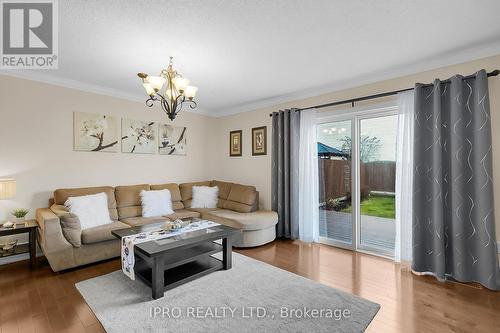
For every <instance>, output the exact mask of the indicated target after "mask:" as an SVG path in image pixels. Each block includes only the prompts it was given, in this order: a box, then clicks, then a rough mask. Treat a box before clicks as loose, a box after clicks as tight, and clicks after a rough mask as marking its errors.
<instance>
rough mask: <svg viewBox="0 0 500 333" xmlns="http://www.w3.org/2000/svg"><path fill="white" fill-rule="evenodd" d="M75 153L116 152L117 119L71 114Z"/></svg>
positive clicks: (80, 113) (86, 114)
mask: <svg viewBox="0 0 500 333" xmlns="http://www.w3.org/2000/svg"><path fill="white" fill-rule="evenodd" d="M73 149H74V150H75V151H103V152H113V153H116V152H118V121H117V118H115V117H112V116H106V115H102V114H94V113H86V112H74V113H73Z"/></svg>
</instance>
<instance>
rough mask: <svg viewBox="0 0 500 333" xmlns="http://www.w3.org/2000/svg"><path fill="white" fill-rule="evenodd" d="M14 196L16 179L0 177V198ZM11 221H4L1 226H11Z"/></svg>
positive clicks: (11, 197) (6, 198) (4, 198)
mask: <svg viewBox="0 0 500 333" xmlns="http://www.w3.org/2000/svg"><path fill="white" fill-rule="evenodd" d="M15 196H16V181H15V180H14V179H0V200H8V199H13V198H14V197H15ZM12 225H13V223H12V222H6V224H3V225H2V227H11V226H12Z"/></svg>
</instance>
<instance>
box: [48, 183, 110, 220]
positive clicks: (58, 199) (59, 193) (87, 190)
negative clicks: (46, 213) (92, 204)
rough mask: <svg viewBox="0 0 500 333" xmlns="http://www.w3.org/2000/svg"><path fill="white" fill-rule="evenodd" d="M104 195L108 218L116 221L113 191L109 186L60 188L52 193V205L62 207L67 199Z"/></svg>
mask: <svg viewBox="0 0 500 333" xmlns="http://www.w3.org/2000/svg"><path fill="white" fill-rule="evenodd" d="M103 192H104V193H106V197H107V199H108V210H109V217H110V218H111V219H112V220H116V219H118V213H117V210H116V199H115V189H114V188H113V187H111V186H99V187H81V188H62V189H57V190H55V191H54V204H56V205H64V203H65V202H66V200H68V198H69V197H81V196H84V195H91V194H97V193H103Z"/></svg>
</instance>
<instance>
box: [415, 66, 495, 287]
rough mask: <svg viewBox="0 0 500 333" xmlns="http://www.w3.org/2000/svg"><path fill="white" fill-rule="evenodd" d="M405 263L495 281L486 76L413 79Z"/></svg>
mask: <svg viewBox="0 0 500 333" xmlns="http://www.w3.org/2000/svg"><path fill="white" fill-rule="evenodd" d="M414 161H415V170H414V183H413V189H414V194H413V214H414V216H413V267H412V268H413V270H414V271H417V272H422V273H430V274H433V275H435V276H436V277H438V278H439V279H454V280H457V281H462V282H479V283H481V284H482V285H484V286H486V287H487V288H490V289H494V290H498V289H500V273H499V268H498V257H497V255H498V253H497V244H496V236H495V235H496V234H495V218H494V212H493V208H494V203H493V179H492V174H493V172H492V142H491V122H490V106H489V99H488V78H487V74H486V72H485V71H484V70H481V71H479V72H477V73H476V74H475V75H473V76H471V77H468V78H464V77H462V76H459V75H457V76H454V77H452V78H451V79H450V80H449V81H448V82H441V81H439V80H435V81H434V84H433V85H432V86H424V85H421V84H417V85H416V87H415V145H414Z"/></svg>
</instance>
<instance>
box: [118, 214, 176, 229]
mask: <svg viewBox="0 0 500 333" xmlns="http://www.w3.org/2000/svg"><path fill="white" fill-rule="evenodd" d="M168 221H170V219H168V218H167V217H164V216H155V217H142V216H136V217H126V218H124V219H120V222H123V223H125V224H128V225H129V226H130V227H137V226H140V225H145V224H151V223H160V222H168Z"/></svg>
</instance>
